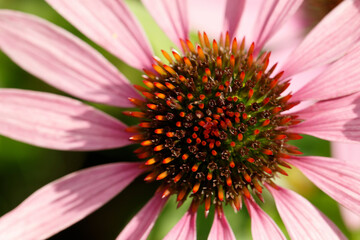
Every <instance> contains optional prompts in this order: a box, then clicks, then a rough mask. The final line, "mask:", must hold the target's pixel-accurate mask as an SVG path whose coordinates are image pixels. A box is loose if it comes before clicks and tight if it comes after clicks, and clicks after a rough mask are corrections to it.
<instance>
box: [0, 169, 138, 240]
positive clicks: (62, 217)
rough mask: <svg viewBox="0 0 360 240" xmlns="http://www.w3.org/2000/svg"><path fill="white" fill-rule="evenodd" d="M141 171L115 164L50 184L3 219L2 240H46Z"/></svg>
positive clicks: (83, 171) (85, 171)
mask: <svg viewBox="0 0 360 240" xmlns="http://www.w3.org/2000/svg"><path fill="white" fill-rule="evenodd" d="M141 172H142V170H141V169H140V168H139V163H113V164H106V165H101V166H97V167H92V168H88V169H85V170H81V171H78V172H75V173H72V174H69V175H67V176H65V177H63V178H60V179H58V180H56V181H54V182H52V183H49V184H48V185H46V186H44V187H42V188H41V189H39V190H38V191H36V192H35V193H33V194H32V195H31V196H30V197H29V198H27V199H26V200H25V201H24V202H23V203H21V204H20V205H19V206H18V207H17V208H15V209H14V210H12V211H11V212H9V213H7V214H6V215H5V216H3V217H2V218H0V239H7V240H17V239H46V238H48V237H50V236H52V235H54V234H56V233H57V232H59V231H61V230H62V229H64V228H66V227H68V226H70V225H72V224H74V223H76V222H77V221H80V220H81V219H83V218H84V217H86V216H87V215H89V214H90V213H92V212H94V211H95V210H97V209H98V208H100V207H101V206H103V205H104V204H105V203H106V202H108V201H109V200H110V199H112V198H113V197H114V196H115V195H117V194H118V193H119V192H121V191H122V190H123V189H124V188H125V187H126V186H127V185H128V184H129V183H130V182H132V181H133V180H134V179H135V178H136V177H137V176H138V175H139V174H140V173H141Z"/></svg>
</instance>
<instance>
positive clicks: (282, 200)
mask: <svg viewBox="0 0 360 240" xmlns="http://www.w3.org/2000/svg"><path fill="white" fill-rule="evenodd" d="M268 189H269V191H270V192H271V194H272V195H273V197H274V199H275V203H276V207H277V209H278V211H279V213H280V216H281V218H282V220H283V222H284V224H285V226H286V229H287V230H288V233H289V235H290V238H291V239H293V240H297V239H299V240H303V239H324V240H325V239H326V240H328V239H334V240H335V239H346V237H345V236H344V235H343V234H342V233H341V231H340V230H339V229H338V228H337V227H336V226H335V224H333V223H332V222H331V221H330V220H329V219H328V218H327V217H326V216H325V215H324V214H323V213H321V212H320V211H319V210H318V209H317V208H315V207H314V206H313V205H312V204H311V203H310V202H308V201H307V200H306V199H305V198H303V197H301V196H300V195H298V194H297V193H295V192H293V191H291V190H288V189H284V188H280V187H279V189H278V190H275V189H273V188H271V187H268Z"/></svg>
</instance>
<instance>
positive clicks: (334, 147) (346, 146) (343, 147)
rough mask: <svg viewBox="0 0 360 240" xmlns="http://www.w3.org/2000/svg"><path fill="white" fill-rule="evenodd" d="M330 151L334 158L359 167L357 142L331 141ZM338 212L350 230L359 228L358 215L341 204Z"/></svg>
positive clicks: (359, 151)
mask: <svg viewBox="0 0 360 240" xmlns="http://www.w3.org/2000/svg"><path fill="white" fill-rule="evenodd" d="M331 152H332V156H333V157H334V158H336V159H339V160H341V161H344V162H347V164H351V165H353V166H354V167H355V168H359V167H360V161H359V155H360V146H359V144H358V143H342V142H331ZM340 213H341V215H342V217H343V220H344V222H345V224H346V226H347V227H348V228H349V229H350V230H357V229H360V215H356V214H354V213H353V212H352V211H350V210H348V209H346V208H344V207H343V206H340Z"/></svg>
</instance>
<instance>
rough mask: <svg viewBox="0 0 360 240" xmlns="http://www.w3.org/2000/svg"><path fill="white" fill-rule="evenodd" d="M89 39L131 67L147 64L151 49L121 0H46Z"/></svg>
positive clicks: (146, 65)
mask: <svg viewBox="0 0 360 240" xmlns="http://www.w3.org/2000/svg"><path fill="white" fill-rule="evenodd" d="M46 1H47V2H48V3H49V4H50V5H51V6H52V7H53V8H54V9H55V10H56V11H58V12H59V13H60V14H61V15H62V16H64V17H65V18H66V19H67V20H68V21H69V22H71V23H72V24H73V25H74V26H75V27H77V28H78V29H79V30H80V31H82V32H83V33H84V34H85V35H86V36H88V37H89V38H90V39H91V40H93V41H94V42H96V43H97V44H99V45H100V46H102V47H104V48H105V49H106V50H108V51H109V52H111V53H112V54H114V55H115V56H117V57H119V58H120V59H121V60H123V61H124V62H126V63H127V64H129V65H130V66H132V67H135V68H138V69H143V68H149V67H151V63H152V55H153V53H152V50H151V46H150V44H149V41H148V40H147V38H146V36H145V33H144V31H143V29H142V28H141V26H140V24H139V23H138V21H137V20H136V19H135V17H134V16H133V14H132V13H131V12H130V11H129V9H128V8H127V6H126V5H125V4H124V1H123V0H102V1H89V0H75V1H71V2H69V1H67V0H46Z"/></svg>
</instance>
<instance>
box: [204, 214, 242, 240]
mask: <svg viewBox="0 0 360 240" xmlns="http://www.w3.org/2000/svg"><path fill="white" fill-rule="evenodd" d="M219 211H221V212H220V213H219V212H218V211H215V216H214V222H213V225H212V227H211V230H210V234H209V237H208V240H219V239H221V240H236V238H235V235H234V233H233V231H232V229H231V227H230V225H229V223H228V221H227V220H226V218H225V214H224V212H223V211H222V210H219Z"/></svg>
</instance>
